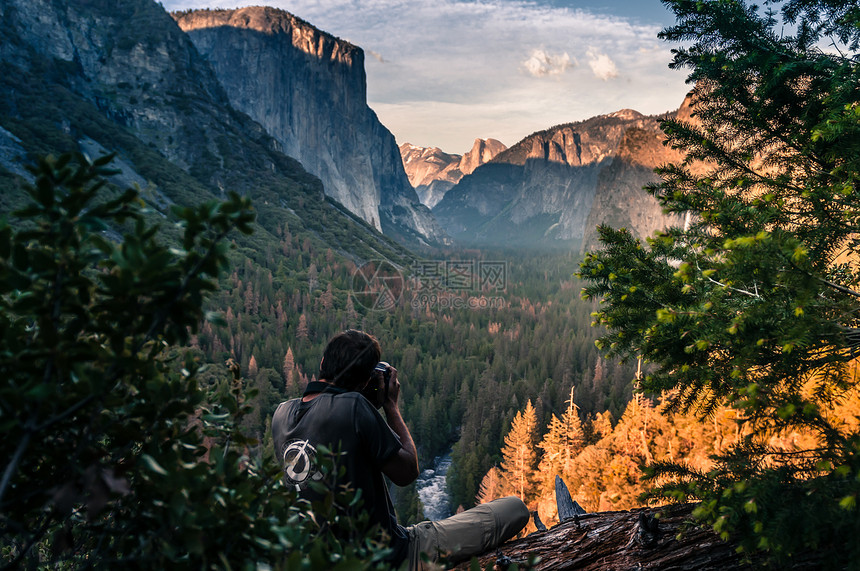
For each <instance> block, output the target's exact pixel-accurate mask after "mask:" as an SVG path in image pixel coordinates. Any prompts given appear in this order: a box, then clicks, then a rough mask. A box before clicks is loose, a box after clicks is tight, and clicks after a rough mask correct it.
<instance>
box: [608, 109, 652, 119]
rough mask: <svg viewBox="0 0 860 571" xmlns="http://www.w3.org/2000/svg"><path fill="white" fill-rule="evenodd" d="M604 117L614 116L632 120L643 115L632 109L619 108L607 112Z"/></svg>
mask: <svg viewBox="0 0 860 571" xmlns="http://www.w3.org/2000/svg"><path fill="white" fill-rule="evenodd" d="M605 117H614V118H616V119H623V120H625V121H633V120H634V119H642V118H643V117H645V115H643V114H642V113H640V112H638V111H636V110H634V109H620V110H618V111H615V112H614V113H609V114H608V115H605Z"/></svg>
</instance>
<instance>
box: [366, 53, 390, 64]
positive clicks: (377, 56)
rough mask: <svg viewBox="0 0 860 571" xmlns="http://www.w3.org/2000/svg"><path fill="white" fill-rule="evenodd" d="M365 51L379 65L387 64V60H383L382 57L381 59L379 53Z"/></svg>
mask: <svg viewBox="0 0 860 571" xmlns="http://www.w3.org/2000/svg"><path fill="white" fill-rule="evenodd" d="M365 51H366V52H367V53H369V54H370V55H372V56H373V57H374V58H376V61H378V62H379V63H388V60H387V59H385V58H384V57H382V54H381V53H379V52H375V51H373V50H365Z"/></svg>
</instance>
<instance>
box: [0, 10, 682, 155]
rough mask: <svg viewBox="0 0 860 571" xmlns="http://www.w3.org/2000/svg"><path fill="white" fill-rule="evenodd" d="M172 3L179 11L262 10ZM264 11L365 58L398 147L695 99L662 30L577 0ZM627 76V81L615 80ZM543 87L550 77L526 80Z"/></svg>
mask: <svg viewBox="0 0 860 571" xmlns="http://www.w3.org/2000/svg"><path fill="white" fill-rule="evenodd" d="M649 1H650V0H649ZM653 1H654V2H655V3H656V0H653ZM0 2H2V0H0ZM162 3H163V4H164V5H165V6H166V7H168V8H169V9H171V10H174V9H182V8H192V7H196V8H199V7H204V6H207V5H208V6H210V7H214V6H223V7H234V6H236V5H248V4H260V3H261V2H260V1H259V0H162ZM263 3H264V4H269V5H272V6H276V7H280V8H283V9H285V10H287V11H289V12H291V13H293V14H295V15H296V16H298V17H300V18H302V19H304V20H306V21H308V22H310V23H311V24H313V25H314V26H316V27H318V28H319V29H321V30H325V31H326V32H329V33H331V34H333V35H335V36H338V37H341V38H350V40H352V42H354V43H355V44H356V45H358V46H360V47H361V48H362V49H364V50H365V53H366V54H367V58H366V61H365V66H366V71H367V98H368V103H369V104H370V107H371V108H372V109H373V110H374V111H376V112H377V114H378V116H379V118H380V120H381V121H382V123H383V124H384V125H385V126H386V127H388V128H389V129H390V130H391V131H392V132H393V133H394V135H395V137H396V138H397V140H398V141H399V142H404V141H409V142H411V143H414V144H418V145H422V146H438V147H440V148H442V149H445V150H446V151H449V152H462V151H464V150H468V149H469V148H471V145H472V142H473V141H474V140H475V138H476V137H495V138H497V139H500V140H502V141H503V142H504V143H505V144H507V145H512V144H514V143H516V142H517V141H518V140H519V139H520V138H522V137H524V136H526V135H528V134H529V133H532V132H534V131H539V130H541V129H545V128H547V127H549V126H550V125H558V124H560V123H566V122H569V121H578V120H582V119H587V118H589V117H593V116H595V115H601V114H605V113H611V112H613V111H617V110H619V109H624V108H630V109H636V110H637V111H640V112H642V113H648V114H650V113H662V112H665V111H668V110H670V109H673V108H677V107H678V106H679V105H680V103H681V102H682V101H683V100H684V95H685V94H686V92H687V90H688V87H687V86H686V85H685V84H684V79H685V77H686V74H685V73H684V72H678V71H672V70H669V69H668V67H667V64H668V63H669V61H671V53H670V47H671V46H670V45H668V44H666V43H663V42H659V41H658V40H657V33H658V32H659V31H660V26H659V25H658V24H657V23H653V24H649V23H643V21H644V20H642V19H633V18H628V17H626V16H624V17H622V16H613V15H611V14H609V13H607V12H606V11H603V12H602V13H596V12H589V11H585V10H581V9H576V8H572V7H571V6H573V5H577V4H579V5H581V4H583V3H580V2H573V1H572V0H360V1H359V0H325V1H322V0H266V2H263ZM587 4H595V3H594V2H591V3H587ZM624 4H625V5H627V4H628V3H624ZM629 4H630V5H633V3H629ZM641 4H642V6H645V4H647V3H641ZM656 4H659V3H656ZM644 9H645V8H641V10H644ZM635 10H640V8H639V3H637V4H636V8H635V9H634V11H635ZM655 47H656V49H655ZM605 54H612V57H611V58H610V57H609V56H608V55H605ZM379 55H382V56H383V57H382V59H380V58H379V57H378V56H379ZM586 64H588V65H586ZM619 70H623V72H624V79H625V82H624V83H622V82H620V81H617V80H616V81H610V79H612V78H613V77H618V76H619ZM532 77H538V78H545V79H544V80H532V81H526V80H525V79H526V78H528V79H531V78H532ZM546 79H552V81H547V80H546ZM501 129H504V131H503V132H502V131H500V130H501Z"/></svg>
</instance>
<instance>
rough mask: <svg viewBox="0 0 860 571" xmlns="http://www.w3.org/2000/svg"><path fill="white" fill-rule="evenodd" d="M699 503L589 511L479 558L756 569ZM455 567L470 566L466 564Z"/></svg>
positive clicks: (807, 561)
mask: <svg viewBox="0 0 860 571" xmlns="http://www.w3.org/2000/svg"><path fill="white" fill-rule="evenodd" d="M694 507H695V505H693V504H684V505H671V506H663V507H660V508H639V509H634V510H630V511H623V512H602V513H589V514H584V515H580V516H578V520H573V521H570V520H569V521H566V522H565V523H561V524H559V525H556V526H555V527H553V528H552V529H549V530H547V531H543V532H535V533H532V534H530V535H528V536H527V537H524V538H522V539H517V540H514V541H510V542H508V543H506V544H504V545H502V546H501V547H500V548H499V549H497V550H495V552H493V553H488V554H484V555H483V556H481V557H479V558H478V559H479V561H480V565H481V569H499V570H505V569H508V567H510V566H511V565H512V564H517V566H518V568H520V569H523V568H527V563H528V561H529V558H530V557H537V558H539V561H538V562H537V563H536V564H535V565H534V567H533V569H535V570H536V571H538V570H560V569H580V570H594V571H611V570H619V571H620V570H623V571H630V570H634V569H660V570H661V571H670V570H671V571H676V570H682V569H690V570H697V571H698V570H706V569H712V570H717V569H719V570H725V569H755V568H757V567H758V566H757V565H755V561H753V562H752V563H750V562H745V561H743V559H742V557H741V555H739V554H738V553H736V551H735V549H736V547H737V544H736V543H733V542H726V541H722V540H721V539H720V538H719V537H718V536H717V535H716V534H714V532H713V531H712V530H711V529H709V528H704V527H699V526H696V525H695V524H693V523H692V517H691V514H692V511H693V508H694ZM820 565H821V563H820V559H819V558H818V557H816V556H815V555H814V554H811V555H808V556H804V557H798V558H796V559H795V561H794V564H793V565H791V566H790V567H786V568H789V569H819V568H820ZM457 569H463V570H466V569H469V563H463V564H461V565H460V566H458V567H457Z"/></svg>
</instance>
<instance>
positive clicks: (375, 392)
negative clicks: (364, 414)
mask: <svg viewBox="0 0 860 571" xmlns="http://www.w3.org/2000/svg"><path fill="white" fill-rule="evenodd" d="M380 376H381V377H382V383H380V382H379V378H380ZM390 382H391V365H389V364H388V363H386V362H385V361H380V362H379V363H377V364H376V367H374V368H373V373H371V375H370V381H368V383H367V386H365V387H364V388H363V389H362V390H361V394H362V395H364V398H366V399H367V400H369V401H370V404H372V405H373V406H375V407H376V408H379V407H381V406H382V405H383V403H385V400H386V399H387V398H388V384H389V383H390Z"/></svg>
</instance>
